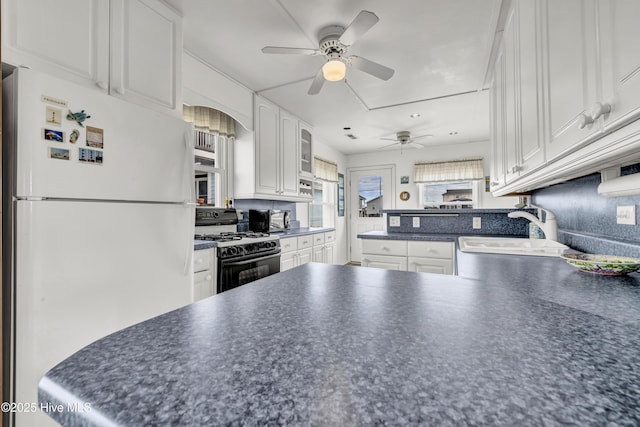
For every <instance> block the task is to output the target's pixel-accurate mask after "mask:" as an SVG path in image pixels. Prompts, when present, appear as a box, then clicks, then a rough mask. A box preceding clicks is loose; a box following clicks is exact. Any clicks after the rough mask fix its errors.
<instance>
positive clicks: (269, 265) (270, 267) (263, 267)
mask: <svg viewBox="0 0 640 427" xmlns="http://www.w3.org/2000/svg"><path fill="white" fill-rule="evenodd" d="M279 272H280V251H278V252H277V253H275V254H271V255H266V256H264V255H260V256H259V257H253V258H249V259H246V258H242V259H237V258H236V259H225V260H220V262H219V264H218V293H220V292H224V291H228V290H229V289H233V288H237V287H238V286H242V285H244V284H245V283H249V282H253V281H254V280H258V279H261V278H263V277H267V276H270V275H272V274H275V273H279Z"/></svg>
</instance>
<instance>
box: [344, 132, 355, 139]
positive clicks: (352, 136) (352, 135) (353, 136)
mask: <svg viewBox="0 0 640 427" xmlns="http://www.w3.org/2000/svg"><path fill="white" fill-rule="evenodd" d="M344 135H345V136H348V137H349V138H351V139H358V137H357V136H355V135H354V134H352V133H345V134H344Z"/></svg>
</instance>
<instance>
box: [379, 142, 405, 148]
mask: <svg viewBox="0 0 640 427" xmlns="http://www.w3.org/2000/svg"><path fill="white" fill-rule="evenodd" d="M398 144H400V143H399V142H394V143H393V144H389V145H383V146H382V147H378V150H382V149H383V148H388V147H393V146H394V145H398ZM401 145H402V144H401Z"/></svg>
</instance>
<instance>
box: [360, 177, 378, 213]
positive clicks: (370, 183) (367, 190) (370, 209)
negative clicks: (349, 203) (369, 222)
mask: <svg viewBox="0 0 640 427" xmlns="http://www.w3.org/2000/svg"><path fill="white" fill-rule="evenodd" d="M358 200H359V202H360V210H359V212H360V214H359V216H361V217H379V216H382V212H381V210H382V208H383V207H382V177H381V176H379V175H372V176H363V177H360V178H359V179H358Z"/></svg>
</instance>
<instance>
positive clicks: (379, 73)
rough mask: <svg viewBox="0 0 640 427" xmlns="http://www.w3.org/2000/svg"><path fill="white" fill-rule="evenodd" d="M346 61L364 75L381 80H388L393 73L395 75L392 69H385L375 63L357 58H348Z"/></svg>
mask: <svg viewBox="0 0 640 427" xmlns="http://www.w3.org/2000/svg"><path fill="white" fill-rule="evenodd" d="M347 59H348V63H349V64H350V65H351V66H352V67H353V68H357V69H358V70H360V71H364V72H365V73H367V74H371V75H372V76H374V77H377V78H379V79H382V80H389V79H390V78H391V77H392V76H393V73H395V71H394V70H393V69H392V68H389V67H385V66H384V65H381V64H378V63H377V62H373V61H370V60H368V59H365V58H361V57H359V56H350V57H349V58H347Z"/></svg>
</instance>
